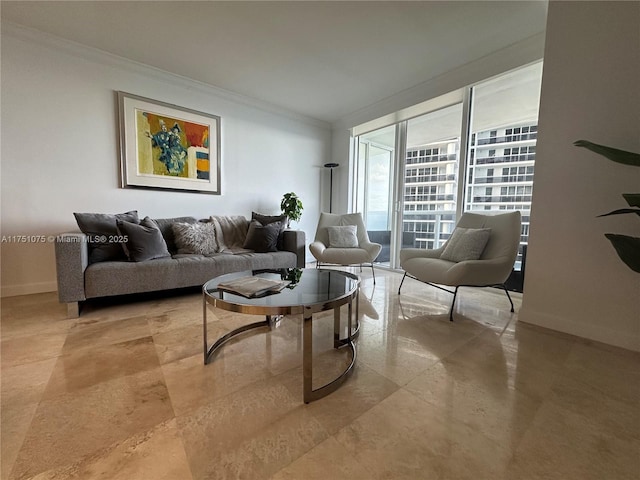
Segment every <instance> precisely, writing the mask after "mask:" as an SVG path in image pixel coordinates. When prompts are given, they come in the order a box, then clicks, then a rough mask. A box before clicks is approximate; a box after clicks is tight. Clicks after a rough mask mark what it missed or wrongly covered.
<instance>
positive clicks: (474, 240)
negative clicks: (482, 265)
mask: <svg viewBox="0 0 640 480" xmlns="http://www.w3.org/2000/svg"><path fill="white" fill-rule="evenodd" d="M490 236H491V229H490V228H460V227H456V229H455V230H454V231H453V233H452V234H451V237H450V238H449V240H448V241H447V243H446V244H445V246H444V250H443V251H442V253H441V254H440V258H441V259H443V260H449V261H450V262H464V261H465V260H478V259H479V258H480V256H481V255H482V252H483V251H484V247H486V246H487V242H488V241H489V237H490Z"/></svg>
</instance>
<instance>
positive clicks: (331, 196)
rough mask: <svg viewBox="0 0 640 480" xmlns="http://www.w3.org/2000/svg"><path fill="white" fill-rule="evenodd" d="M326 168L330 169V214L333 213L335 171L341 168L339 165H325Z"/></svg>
mask: <svg viewBox="0 0 640 480" xmlns="http://www.w3.org/2000/svg"><path fill="white" fill-rule="evenodd" d="M324 166H325V168H329V169H330V170H329V172H330V180H329V213H333V169H334V168H336V167H338V166H340V164H339V163H333V162H332V163H325V164H324Z"/></svg>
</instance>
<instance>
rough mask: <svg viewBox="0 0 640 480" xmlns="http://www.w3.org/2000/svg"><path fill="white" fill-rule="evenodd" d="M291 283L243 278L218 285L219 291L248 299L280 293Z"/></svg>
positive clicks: (259, 278)
mask: <svg viewBox="0 0 640 480" xmlns="http://www.w3.org/2000/svg"><path fill="white" fill-rule="evenodd" d="M288 283H289V282H283V281H278V280H270V279H268V278H261V277H242V278H237V279H235V280H230V281H228V282H222V283H219V284H218V290H222V291H223V292H229V293H235V294H237V295H242V296H243V297H247V298H254V297H259V296H263V295H270V294H272V293H278V292H280V291H281V290H282V289H283V288H284V287H286V286H287V284H288Z"/></svg>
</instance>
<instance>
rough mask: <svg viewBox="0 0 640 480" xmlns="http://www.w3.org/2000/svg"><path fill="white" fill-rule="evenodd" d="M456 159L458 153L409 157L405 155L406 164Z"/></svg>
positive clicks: (452, 160)
mask: <svg viewBox="0 0 640 480" xmlns="http://www.w3.org/2000/svg"><path fill="white" fill-rule="evenodd" d="M457 159H458V155H456V154H452V155H433V156H422V157H409V156H407V159H406V164H407V165H416V164H420V163H436V162H455V161H456V160H457Z"/></svg>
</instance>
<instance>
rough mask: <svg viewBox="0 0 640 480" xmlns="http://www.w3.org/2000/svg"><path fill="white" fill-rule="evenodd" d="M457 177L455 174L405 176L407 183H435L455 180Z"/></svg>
mask: <svg viewBox="0 0 640 480" xmlns="http://www.w3.org/2000/svg"><path fill="white" fill-rule="evenodd" d="M455 179H456V176H455V174H451V175H419V176H416V177H410V176H408V177H405V183H434V182H447V181H454V180H455Z"/></svg>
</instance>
